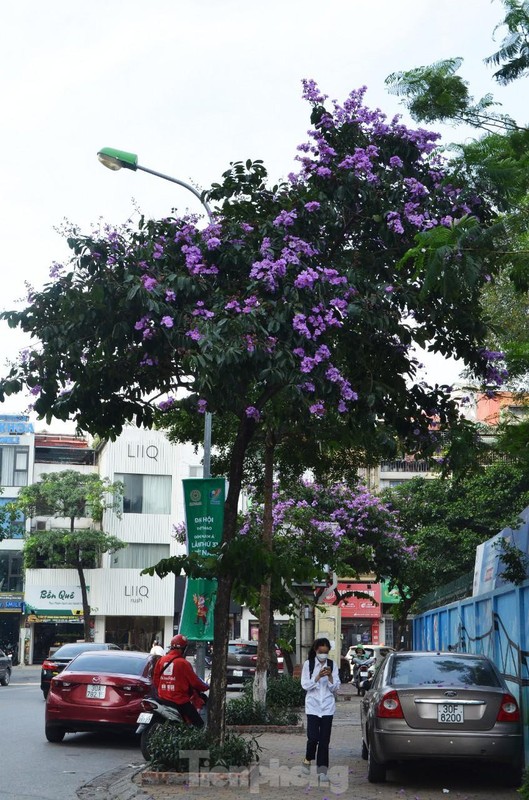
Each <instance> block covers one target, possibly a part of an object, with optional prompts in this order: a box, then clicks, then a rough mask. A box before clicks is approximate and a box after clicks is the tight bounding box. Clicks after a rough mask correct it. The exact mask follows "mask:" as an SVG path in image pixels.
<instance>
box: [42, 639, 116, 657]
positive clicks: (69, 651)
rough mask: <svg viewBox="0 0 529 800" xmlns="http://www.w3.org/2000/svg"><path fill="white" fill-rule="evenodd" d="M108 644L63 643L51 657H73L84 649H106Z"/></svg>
mask: <svg viewBox="0 0 529 800" xmlns="http://www.w3.org/2000/svg"><path fill="white" fill-rule="evenodd" d="M107 649H108V645H106V644H102V645H99V646H98V645H97V644H90V643H86V642H83V643H79V644H65V645H63V646H62V647H59V649H58V650H56V651H55V652H54V653H53V655H52V658H75V656H77V655H79V653H82V652H84V651H85V650H107Z"/></svg>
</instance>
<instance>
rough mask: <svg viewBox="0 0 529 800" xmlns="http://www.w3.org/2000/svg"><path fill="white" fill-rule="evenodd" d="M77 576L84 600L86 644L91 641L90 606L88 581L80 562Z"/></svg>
mask: <svg viewBox="0 0 529 800" xmlns="http://www.w3.org/2000/svg"><path fill="white" fill-rule="evenodd" d="M77 574H78V575H79V583H80V586H81V597H82V600H83V623H84V640H85V642H89V641H91V636H90V605H89V603H88V591H87V589H86V580H85V577H84V570H83V566H82V564H81V561H80V560H79V561H78V562H77Z"/></svg>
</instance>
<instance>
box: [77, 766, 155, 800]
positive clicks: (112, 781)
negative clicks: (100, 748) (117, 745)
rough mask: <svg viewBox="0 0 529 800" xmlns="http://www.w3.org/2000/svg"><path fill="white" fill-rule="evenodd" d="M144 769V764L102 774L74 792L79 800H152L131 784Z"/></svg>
mask: <svg viewBox="0 0 529 800" xmlns="http://www.w3.org/2000/svg"><path fill="white" fill-rule="evenodd" d="M144 769H145V764H141V765H140V766H137V765H135V764H132V765H128V766H126V767H119V768H117V769H112V770H110V771H109V772H103V773H102V774H101V775H98V776H97V777H96V778H92V780H91V781H90V782H89V783H85V784H84V786H81V787H80V788H79V789H77V791H76V795H77V797H78V798H79V800H96V799H97V800H152V797H151V795H150V794H148V793H147V792H146V791H144V790H143V789H141V788H140V787H139V786H138V785H137V784H135V783H134V782H133V778H134V777H135V776H136V775H137V774H138V772H141V771H142V770H144Z"/></svg>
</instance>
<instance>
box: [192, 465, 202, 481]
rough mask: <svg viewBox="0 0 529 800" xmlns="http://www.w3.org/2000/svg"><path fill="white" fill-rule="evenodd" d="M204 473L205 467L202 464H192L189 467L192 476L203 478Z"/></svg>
mask: <svg viewBox="0 0 529 800" xmlns="http://www.w3.org/2000/svg"><path fill="white" fill-rule="evenodd" d="M203 475H204V467H203V466H202V464H192V465H191V466H190V467H189V477H190V478H201V477H202V476H203Z"/></svg>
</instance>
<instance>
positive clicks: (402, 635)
mask: <svg viewBox="0 0 529 800" xmlns="http://www.w3.org/2000/svg"><path fill="white" fill-rule="evenodd" d="M402 598H404V595H403V594H401V600H400V602H399V604H398V606H397V607H396V611H397V615H396V622H397V636H396V642H395V649H396V650H403V649H404V647H405V644H406V631H407V627H408V615H409V613H410V609H411V607H412V605H413V603H414V602H415V600H412V599H411V598H405V599H402Z"/></svg>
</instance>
